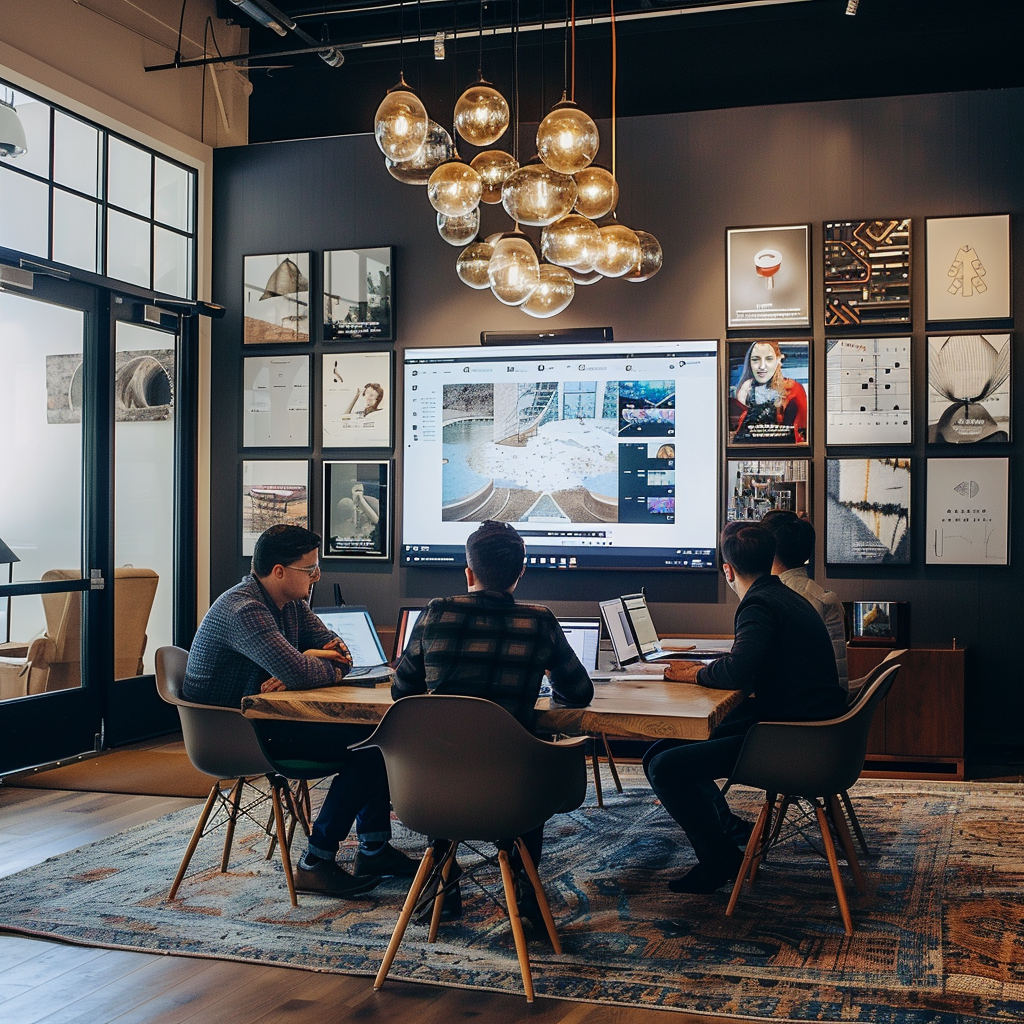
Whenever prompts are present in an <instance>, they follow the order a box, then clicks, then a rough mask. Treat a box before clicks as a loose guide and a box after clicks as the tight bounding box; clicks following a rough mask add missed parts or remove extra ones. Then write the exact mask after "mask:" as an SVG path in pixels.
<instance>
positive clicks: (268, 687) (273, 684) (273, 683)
mask: <svg viewBox="0 0 1024 1024" xmlns="http://www.w3.org/2000/svg"><path fill="white" fill-rule="evenodd" d="M287 689H288V687H287V686H285V685H284V683H282V682H281V680H280V679H275V678H274V677H273V676H271V677H270V678H269V679H264V680H263V685H262V686H261V687H260V693H274V692H275V691H277V690H287Z"/></svg>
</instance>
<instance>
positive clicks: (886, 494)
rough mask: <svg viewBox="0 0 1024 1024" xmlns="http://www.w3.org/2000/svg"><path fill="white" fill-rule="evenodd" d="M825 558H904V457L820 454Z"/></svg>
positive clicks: (841, 561) (847, 561)
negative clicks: (829, 456) (828, 456)
mask: <svg viewBox="0 0 1024 1024" xmlns="http://www.w3.org/2000/svg"><path fill="white" fill-rule="evenodd" d="M825 472H826V482H825V496H826V504H827V509H826V516H825V531H826V544H825V561H826V562H827V563H829V564H830V565H909V564H910V555H911V548H910V459H826V460H825Z"/></svg>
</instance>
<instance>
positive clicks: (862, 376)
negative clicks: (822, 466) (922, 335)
mask: <svg viewBox="0 0 1024 1024" xmlns="http://www.w3.org/2000/svg"><path fill="white" fill-rule="evenodd" d="M910 347H911V346H910V338H826V339H825V351H826V355H825V375H826V384H825V443H826V444H829V445H832V444H910V443H911V442H912V441H913V440H914V437H913V421H912V418H911V415H910V395H911V387H910Z"/></svg>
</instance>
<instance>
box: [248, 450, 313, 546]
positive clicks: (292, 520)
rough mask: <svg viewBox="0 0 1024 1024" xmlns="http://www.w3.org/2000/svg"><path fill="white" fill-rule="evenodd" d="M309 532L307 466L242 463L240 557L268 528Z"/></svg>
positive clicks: (301, 463)
mask: <svg viewBox="0 0 1024 1024" xmlns="http://www.w3.org/2000/svg"><path fill="white" fill-rule="evenodd" d="M278 523H286V524H288V525H289V526H304V527H306V528H307V529H308V528H309V463H308V462H307V461H306V460H305V459H299V460H294V461H291V460H289V461H284V460H281V461H277V460H262V459H253V460H250V461H246V462H243V463H242V554H243V555H251V554H252V553H253V548H254V547H255V545H256V538H257V537H259V535H260V534H261V533H262V532H263V531H264V530H266V529H269V528H270V527H271V526H276V525H277V524H278Z"/></svg>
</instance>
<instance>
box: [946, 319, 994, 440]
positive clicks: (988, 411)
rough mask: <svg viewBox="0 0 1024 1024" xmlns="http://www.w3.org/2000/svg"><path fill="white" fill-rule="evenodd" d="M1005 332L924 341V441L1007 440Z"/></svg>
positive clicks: (960, 335) (955, 335)
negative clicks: (926, 432)
mask: <svg viewBox="0 0 1024 1024" xmlns="http://www.w3.org/2000/svg"><path fill="white" fill-rule="evenodd" d="M1012 349H1013V343H1012V339H1011V336H1010V335H1009V334H953V335H932V336H931V337H929V338H928V443H929V444H978V443H981V442H988V443H999V442H1003V441H1009V440H1010V383H1011V381H1010V353H1011V351H1012Z"/></svg>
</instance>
